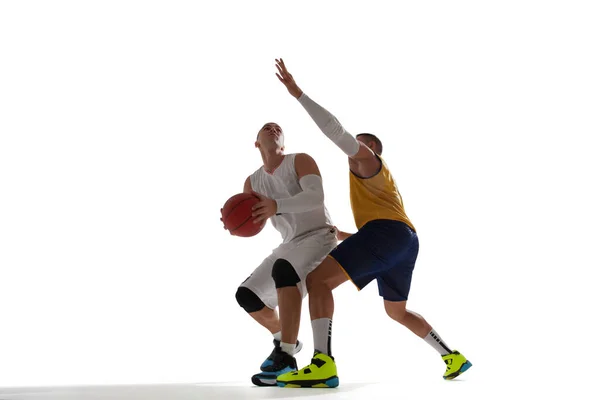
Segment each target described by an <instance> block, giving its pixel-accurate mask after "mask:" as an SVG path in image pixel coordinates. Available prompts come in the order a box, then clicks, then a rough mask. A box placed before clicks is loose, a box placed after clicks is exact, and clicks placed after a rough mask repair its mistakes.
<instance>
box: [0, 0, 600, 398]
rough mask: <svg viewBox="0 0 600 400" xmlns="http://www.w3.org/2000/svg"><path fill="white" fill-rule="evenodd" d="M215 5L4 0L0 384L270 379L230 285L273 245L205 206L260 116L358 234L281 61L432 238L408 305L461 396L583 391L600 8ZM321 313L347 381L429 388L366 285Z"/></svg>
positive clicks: (260, 343) (341, 164)
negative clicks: (367, 143)
mask: <svg viewBox="0 0 600 400" xmlns="http://www.w3.org/2000/svg"><path fill="white" fill-rule="evenodd" d="M212 3H214V4H211V5H210V6H209V5H206V4H204V3H201V2H183V1H168V2H166V1H164V2H159V1H144V2H142V1H138V2H134V1H118V2H117V1H104V2H94V3H92V2H76V1H70V2H68V1H55V2H41V1H38V2H34V1H27V2H22V1H19V2H17V1H12V2H11V1H8V2H2V4H1V5H0V57H1V59H2V61H1V62H0V72H1V73H0V135H1V136H0V385H1V386H20V385H26V386H27V385H55V384H104V383H149V382H200V381H203V382H206V381H248V382H249V376H250V375H251V374H253V373H255V372H258V370H257V367H258V366H259V365H260V363H261V362H262V360H263V359H264V357H266V356H267V354H268V353H269V352H270V350H271V343H270V340H271V338H270V336H269V334H268V332H267V331H266V330H264V329H263V328H261V327H259V326H258V325H257V324H256V323H254V321H253V320H251V319H250V318H249V317H248V316H247V315H245V313H244V312H243V310H242V309H241V308H240V307H239V306H238V305H237V303H236V301H235V298H234V293H235V290H236V288H237V286H238V285H239V283H240V282H242V281H243V280H244V279H245V278H246V277H247V276H248V275H249V274H250V272H251V271H252V270H253V268H254V267H255V266H256V265H258V263H259V262H260V261H261V260H262V258H263V257H265V256H266V255H267V254H268V253H269V252H270V251H271V249H272V248H274V247H276V246H277V245H278V243H279V241H280V237H279V234H278V233H277V232H276V231H275V230H274V229H273V228H272V227H271V226H269V227H268V228H266V229H265V230H264V231H263V232H262V233H261V234H260V235H258V236H256V237H254V238H250V239H242V238H236V237H232V236H230V235H229V234H228V233H227V232H225V231H224V230H223V228H222V224H221V222H220V221H219V209H220V207H221V206H222V204H223V203H224V201H225V200H226V199H227V198H228V197H229V196H230V195H233V194H235V193H237V192H240V191H241V190H242V187H243V182H244V179H245V178H246V177H247V176H248V175H249V174H250V173H251V172H253V171H254V170H255V169H256V168H258V167H259V166H260V165H261V159H260V155H259V153H258V150H256V149H255V148H254V139H255V136H256V133H257V131H258V129H259V128H260V127H261V126H262V124H263V123H265V122H268V121H275V122H277V123H279V124H280V125H281V126H282V127H283V129H284V133H285V134H286V148H287V151H288V152H307V153H309V154H311V155H312V156H313V157H314V158H315V160H316V161H317V163H318V164H319V167H320V169H321V172H322V174H323V177H324V185H325V193H326V204H327V206H328V208H329V209H330V211H331V214H332V217H333V218H334V222H335V223H336V225H337V226H338V227H339V228H341V229H343V230H347V231H351V232H353V231H354V230H355V227H354V225H353V219H352V215H351V211H350V207H349V204H348V177H347V174H348V172H347V164H346V161H345V157H344V155H343V153H342V152H341V151H340V150H339V149H337V148H336V147H335V146H334V145H333V144H331V143H330V142H329V141H328V140H327V139H326V138H325V137H324V135H322V133H321V132H320V131H319V130H318V128H317V127H316V125H314V123H313V122H312V120H311V119H310V118H309V117H308V115H307V114H306V112H305V111H304V109H303V108H302V107H301V106H300V105H299V104H298V103H297V102H296V101H295V100H294V99H293V98H292V97H291V96H290V95H289V94H288V93H287V91H286V90H285V88H284V87H283V86H282V85H281V84H280V82H279V81H278V80H277V78H276V76H275V67H274V59H275V58H276V57H282V58H283V59H284V61H285V62H286V64H287V65H288V67H289V69H290V72H291V73H292V74H293V75H294V77H295V78H296V80H297V82H298V84H299V85H300V87H301V88H302V89H303V90H304V91H305V92H306V93H307V94H308V95H309V96H311V97H312V98H313V99H314V100H316V101H317V102H319V103H320V104H321V105H323V106H324V107H326V108H328V109H329V110H330V111H331V112H332V113H334V114H335V115H336V116H337V117H338V119H339V120H340V121H341V122H342V123H343V124H344V126H345V127H346V128H347V129H348V130H349V131H350V132H353V133H358V132H372V133H375V134H377V135H378V136H379V137H380V138H381V139H382V140H383V143H384V154H383V155H384V157H385V158H386V160H387V162H388V163H389V165H390V167H391V169H392V171H393V173H394V175H395V177H396V179H397V183H398V186H399V188H400V191H401V193H402V195H403V197H404V201H405V206H406V210H407V212H408V215H409V217H410V218H411V219H412V221H413V222H414V224H415V225H416V227H417V230H418V232H419V237H420V241H421V251H420V256H419V260H418V262H417V266H416V271H415V274H414V279H413V286H412V290H411V297H410V301H409V305H410V308H412V309H414V310H415V311H417V312H419V313H421V314H423V315H424V316H425V317H426V318H427V319H428V320H429V322H430V323H431V324H432V325H433V326H434V328H435V329H437V331H438V332H439V333H440V334H441V336H442V338H444V339H445V340H446V341H447V342H448V344H450V345H451V346H452V347H454V348H458V349H459V350H461V351H462V352H463V353H465V354H466V355H467V356H468V357H469V358H470V359H471V361H472V362H473V364H474V368H473V369H472V370H471V371H470V372H469V374H470V378H469V379H471V380H477V379H491V380H493V379H497V378H507V379H508V380H510V381H511V384H512V383H514V382H517V381H518V382H525V383H530V384H531V383H535V385H531V387H532V388H533V387H535V386H536V385H537V383H538V382H544V381H546V380H551V379H552V378H557V379H556V380H555V381H554V383H555V384H559V382H560V384H563V385H567V386H570V385H571V383H575V382H576V383H577V384H576V385H573V386H570V387H571V389H570V390H579V389H581V388H582V384H583V383H585V382H588V380H589V379H591V377H592V370H591V368H592V367H594V366H595V365H596V364H595V363H593V364H592V361H595V362H597V359H594V358H593V355H594V351H596V346H595V344H594V343H595V342H596V340H597V339H596V336H597V328H598V319H597V311H596V308H597V306H598V304H599V303H600V302H599V299H598V296H597V294H595V291H596V286H597V285H596V282H597V278H595V276H596V270H597V269H598V267H599V266H600V262H599V258H598V256H597V251H596V250H595V247H596V246H597V243H598V239H599V237H598V223H599V222H600V221H599V215H598V214H599V213H598V206H597V204H598V201H599V200H600V197H599V196H598V193H597V191H598V171H600V168H599V167H600V165H599V162H598V146H597V145H594V144H592V143H593V142H592V140H593V139H596V138H595V137H594V136H598V133H599V132H600V129H599V128H600V123H599V119H598V111H599V110H600V100H599V96H598V93H600V79H599V74H598V71H600V59H599V53H598V45H599V43H598V42H599V41H598V38H599V37H600V29H599V28H598V17H599V14H598V10H597V9H596V8H595V7H594V2H592V1H589V2H584V1H562V2H561V1H522V0H521V1H504V2H493V3H492V2H481V1H456V2H441V1H437V2H436V1H424V2H410V3H409V2H402V3H400V2H394V3H392V2H389V3H384V2H377V1H370V2H369V3H368V5H367V3H366V2H327V3H326V4H323V3H325V2H316V1H303V2H296V3H293V5H292V4H291V3H288V2H285V3H284V2H273V1H260V2H231V1H221V2H218V4H217V2H212ZM284 4H285V5H284ZM335 299H336V314H335V316H334V323H333V335H334V338H333V351H334V355H335V356H336V359H337V360H338V368H339V373H340V377H341V378H342V379H344V380H346V381H350V380H373V379H375V380H378V379H379V380H394V379H397V377H398V376H399V375H400V376H402V377H404V379H411V376H413V375H414V376H417V375H418V376H434V375H435V379H439V377H438V375H440V376H441V374H442V373H443V370H444V365H443V363H442V362H441V360H440V359H439V356H438V355H437V353H436V352H435V351H434V350H433V349H431V348H429V347H428V346H427V345H426V344H425V343H424V342H422V341H421V340H419V339H418V338H416V337H414V336H413V335H412V334H410V333H409V332H408V331H406V330H405V329H404V328H402V327H400V326H399V325H397V324H395V323H394V322H392V321H391V320H389V319H388V318H387V316H386V315H385V312H384V311H383V307H382V304H381V299H380V298H379V297H378V296H377V287H376V285H375V284H372V285H370V286H368V287H367V288H366V289H365V290H364V291H363V292H361V293H357V292H356V290H355V289H354V288H353V286H352V285H351V284H349V283H346V284H345V285H343V286H342V287H340V288H339V289H338V290H337V291H336V292H335ZM304 304H305V305H307V303H306V302H305V303H304ZM303 311H304V313H303V317H302V326H301V331H300V338H301V340H304V341H305V342H306V349H307V350H306V351H303V352H302V353H300V355H299V357H298V361H299V363H300V364H302V365H304V364H306V363H307V362H308V361H309V358H310V355H311V349H312V333H311V331H310V321H309V317H308V308H305V309H304V310H303ZM596 353H597V351H596ZM386 366H387V367H386ZM595 375H597V374H595ZM432 379H433V378H432ZM465 379H467V378H465ZM467 380H468V379H467ZM568 382H571V383H568ZM540 385H541V383H540ZM532 390H534V389H532Z"/></svg>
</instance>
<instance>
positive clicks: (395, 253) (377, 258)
mask: <svg viewBox="0 0 600 400" xmlns="http://www.w3.org/2000/svg"><path fill="white" fill-rule="evenodd" d="M418 253H419V238H418V237H417V234H416V232H415V231H413V230H412V229H411V228H410V227H409V226H408V225H406V224H405V223H403V222H400V221H393V220H388V219H385V220H384V219H380V220H374V221H370V222H367V223H366V224H365V225H364V226H363V227H362V228H360V229H359V230H358V232H356V233H355V234H354V235H352V236H350V237H349V238H348V239H346V240H344V241H343V242H342V243H340V244H339V246H338V247H336V248H335V249H334V250H333V251H332V252H331V253H330V254H329V255H330V256H331V257H333V258H334V259H335V260H336V261H337V262H338V263H339V264H340V266H341V267H342V269H343V270H344V271H345V272H346V274H347V275H348V277H349V278H350V279H351V280H352V282H353V283H354V285H356V287H357V288H358V290H361V289H362V288H364V287H365V286H367V285H368V284H369V283H370V282H371V281H372V280H373V279H377V285H378V286H379V295H380V296H381V297H383V298H384V299H385V300H389V301H404V300H407V299H408V292H409V291H410V282H411V280H412V272H413V269H414V267H415V262H416V261H417V254H418Z"/></svg>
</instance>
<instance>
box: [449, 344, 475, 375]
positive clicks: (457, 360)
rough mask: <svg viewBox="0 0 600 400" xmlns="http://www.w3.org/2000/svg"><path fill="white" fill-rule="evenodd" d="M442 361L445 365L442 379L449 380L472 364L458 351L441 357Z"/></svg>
mask: <svg viewBox="0 0 600 400" xmlns="http://www.w3.org/2000/svg"><path fill="white" fill-rule="evenodd" d="M442 360H444V362H445V363H446V373H445V374H444V379H446V380H451V379H454V378H456V377H457V376H459V375H460V374H462V373H463V372H465V371H466V370H468V369H469V368H471V366H472V365H473V364H471V362H470V361H469V360H467V359H466V358H465V356H463V355H462V354H460V353H459V352H458V351H456V350H454V351H453V352H452V353H450V354H446V355H445V356H442Z"/></svg>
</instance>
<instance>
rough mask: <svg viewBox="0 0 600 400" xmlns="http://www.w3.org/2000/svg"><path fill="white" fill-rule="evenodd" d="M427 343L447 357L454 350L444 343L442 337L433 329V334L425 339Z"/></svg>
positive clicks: (430, 333)
mask: <svg viewBox="0 0 600 400" xmlns="http://www.w3.org/2000/svg"><path fill="white" fill-rule="evenodd" d="M424 339H425V341H426V342H427V343H429V344H430V345H431V347H433V348H434V349H436V350H437V351H438V352H439V353H440V354H441V355H443V356H445V355H446V354H450V353H452V350H450V348H449V347H448V346H447V345H446V343H444V341H443V340H442V338H440V335H438V333H437V332H436V331H435V330H433V328H432V329H431V332H429V333H428V334H427V336H425V337H424Z"/></svg>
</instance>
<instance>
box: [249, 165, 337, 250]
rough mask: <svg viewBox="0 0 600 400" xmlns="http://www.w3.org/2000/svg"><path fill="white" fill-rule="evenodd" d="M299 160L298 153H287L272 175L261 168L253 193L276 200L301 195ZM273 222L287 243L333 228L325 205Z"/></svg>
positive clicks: (252, 177)
mask: <svg viewBox="0 0 600 400" xmlns="http://www.w3.org/2000/svg"><path fill="white" fill-rule="evenodd" d="M295 159H296V154H286V155H285V157H284V159H283V161H282V162H281V164H280V165H279V167H277V169H276V170H275V171H274V172H273V173H272V174H269V173H267V172H266V171H265V169H264V167H260V168H259V169H258V170H256V172H254V173H253V174H252V175H250V184H251V185H252V190H254V191H255V192H257V193H260V194H263V195H265V196H267V197H270V198H272V199H274V200H277V199H285V198H289V197H293V196H295V195H297V194H298V193H300V192H301V191H302V188H301V187H300V183H299V182H298V175H297V174H296V168H295V164H294V160H295ZM270 220H271V223H272V224H273V226H274V227H275V229H277V230H278V231H279V233H281V237H282V238H283V243H288V242H290V241H292V240H293V239H294V238H296V237H298V236H301V235H303V234H305V233H307V232H311V231H315V230H319V229H323V228H328V227H332V226H333V224H332V222H331V218H330V216H329V212H328V211H327V207H325V205H322V206H320V207H317V208H315V209H312V210H310V211H305V212H300V213H286V214H280V215H274V216H272V217H271V218H270Z"/></svg>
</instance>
